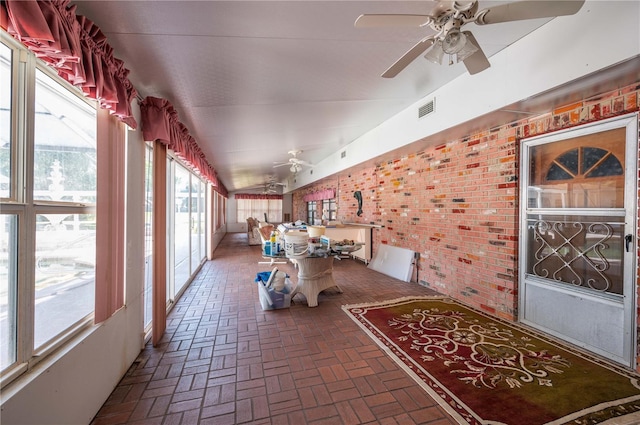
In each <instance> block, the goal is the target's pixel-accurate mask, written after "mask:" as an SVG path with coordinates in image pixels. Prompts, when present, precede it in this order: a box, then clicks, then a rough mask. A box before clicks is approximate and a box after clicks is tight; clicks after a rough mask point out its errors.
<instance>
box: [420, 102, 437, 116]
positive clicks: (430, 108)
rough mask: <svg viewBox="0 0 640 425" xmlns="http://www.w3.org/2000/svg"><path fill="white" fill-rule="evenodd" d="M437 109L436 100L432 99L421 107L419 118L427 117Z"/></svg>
mask: <svg viewBox="0 0 640 425" xmlns="http://www.w3.org/2000/svg"><path fill="white" fill-rule="evenodd" d="M435 109H436V100H435V99H431V100H430V101H429V102H427V103H425V104H424V105H422V106H421V107H419V108H418V118H422V117H425V116H427V115H429V114H431V113H432V112H434V111H435Z"/></svg>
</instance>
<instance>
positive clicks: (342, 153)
mask: <svg viewBox="0 0 640 425" xmlns="http://www.w3.org/2000/svg"><path fill="white" fill-rule="evenodd" d="M346 156H347V151H342V152H340V159H342V158H346Z"/></svg>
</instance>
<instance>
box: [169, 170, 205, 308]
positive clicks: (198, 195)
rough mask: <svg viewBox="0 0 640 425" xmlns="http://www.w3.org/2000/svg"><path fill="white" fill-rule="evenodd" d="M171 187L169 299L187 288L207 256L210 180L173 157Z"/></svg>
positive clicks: (174, 297) (170, 174)
mask: <svg viewBox="0 0 640 425" xmlns="http://www.w3.org/2000/svg"><path fill="white" fill-rule="evenodd" d="M167 171H168V173H169V175H168V181H169V182H170V183H171V185H170V186H169V188H170V189H169V190H170V191H171V193H172V194H173V196H172V197H173V211H169V213H170V215H169V216H170V218H169V219H170V221H171V223H172V224H170V229H172V231H171V235H170V242H169V244H168V248H167V249H168V250H169V252H168V253H167V258H168V259H169V261H168V262H167V265H168V267H169V270H168V276H169V279H168V282H167V285H168V288H167V289H168V290H167V302H168V303H171V302H172V301H173V300H175V299H176V298H177V297H178V296H179V294H180V293H181V292H182V291H183V290H184V289H185V288H186V286H187V284H188V283H189V282H190V281H191V278H192V277H193V276H194V274H195V273H196V271H197V270H198V268H199V267H200V264H201V263H202V262H203V261H204V259H205V257H206V238H205V236H206V228H205V227H206V226H205V218H206V212H207V211H206V205H207V200H206V184H205V183H204V182H203V181H202V180H201V179H200V178H199V177H198V176H196V175H195V174H194V173H192V172H191V171H190V170H188V169H187V168H186V167H184V166H183V165H181V164H180V163H178V161H176V160H174V159H169V166H168V167H167Z"/></svg>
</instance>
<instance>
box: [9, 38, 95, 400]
mask: <svg viewBox="0 0 640 425" xmlns="http://www.w3.org/2000/svg"><path fill="white" fill-rule="evenodd" d="M0 31H1V32H2V35H3V37H2V41H1V43H2V44H3V45H4V46H6V47H8V48H9V50H10V51H11V64H10V69H11V83H10V87H11V101H10V102H11V103H10V104H11V111H10V114H11V117H10V118H9V120H10V121H9V122H10V123H11V128H10V130H9V134H10V140H11V143H10V153H9V156H10V160H11V166H10V184H9V196H8V197H2V198H0V205H1V206H2V208H1V209H2V212H1V214H2V215H15V216H16V217H17V220H18V223H17V225H16V226H17V232H16V234H17V241H16V245H17V246H16V247H14V249H15V250H16V251H15V252H16V255H15V258H16V262H17V264H15V279H14V282H9V284H10V285H15V287H14V290H15V291H16V294H15V300H12V302H15V311H16V324H15V326H16V330H15V332H16V336H15V341H14V342H15V344H16V347H15V361H14V362H13V363H11V364H8V365H6V367H5V368H4V369H2V370H0V381H1V382H0V387H1V388H4V387H5V386H6V385H8V384H9V383H11V382H13V381H15V380H16V379H17V378H18V377H20V376H21V375H22V374H24V373H25V372H27V371H28V370H30V369H32V368H33V367H34V366H35V365H37V364H38V363H40V362H42V361H44V360H46V359H48V358H49V357H50V355H51V354H52V353H53V352H55V351H57V350H58V349H60V348H61V347H63V346H64V345H66V344H68V343H69V342H70V341H71V340H74V339H76V338H78V337H81V335H84V334H85V333H86V332H87V331H88V329H90V328H91V327H92V326H93V323H94V315H95V310H96V304H95V302H94V303H93V305H92V311H91V312H90V313H89V314H87V315H84V316H83V317H80V318H79V319H77V320H75V322H73V323H72V324H70V325H68V326H66V327H64V328H63V329H62V328H61V329H60V330H59V332H58V333H57V334H56V335H55V336H53V337H51V338H49V339H48V340H47V341H45V342H44V343H42V344H41V345H40V346H39V347H35V346H34V345H35V324H36V323H35V312H36V305H35V301H36V299H35V295H36V290H35V277H36V273H35V267H36V256H35V255H33V254H34V253H35V252H36V235H37V227H36V217H37V216H38V215H40V214H67V215H84V214H93V215H95V214H96V204H95V203H78V202H69V201H50V200H43V199H38V200H34V166H35V163H34V160H35V145H36V140H35V102H36V79H37V74H38V72H41V73H43V74H44V75H46V76H47V77H48V78H51V79H52V80H54V81H55V82H56V83H57V84H60V86H61V87H62V88H63V89H65V90H67V91H68V94H69V95H71V96H73V97H74V99H75V100H79V101H81V102H84V103H86V104H87V105H88V106H89V107H90V108H92V109H94V110H95V111H96V117H95V122H96V128H97V126H98V114H97V112H98V109H99V107H98V104H97V102H96V101H94V100H91V99H88V98H87V97H86V96H85V95H84V94H83V93H82V91H81V90H80V89H79V88H77V87H74V86H72V85H71V84H69V83H68V82H67V81H65V80H64V79H62V78H61V77H59V76H58V75H57V73H56V72H55V70H53V69H51V68H50V67H49V66H48V65H47V64H46V63H44V62H43V61H41V60H39V59H37V58H36V57H35V55H34V54H33V53H32V52H30V51H29V50H28V49H27V48H26V47H24V46H23V45H22V44H21V43H19V42H17V41H16V40H14V39H13V38H12V37H10V36H8V35H7V36H6V37H5V35H6V32H4V30H1V29H0ZM97 144H98V133H97V131H96V146H97ZM96 181H97V171H96ZM96 193H97V188H96ZM95 285H96V280H95V279H94V280H93V287H94V293H95Z"/></svg>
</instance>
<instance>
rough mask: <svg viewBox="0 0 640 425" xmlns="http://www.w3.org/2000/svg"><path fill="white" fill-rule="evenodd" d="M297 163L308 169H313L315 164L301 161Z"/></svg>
mask: <svg viewBox="0 0 640 425" xmlns="http://www.w3.org/2000/svg"><path fill="white" fill-rule="evenodd" d="M296 163H298V164H300V165H304V166H306V167H313V164H312V163H310V162H307V161H303V160H301V159H299V160H297V161H296Z"/></svg>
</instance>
